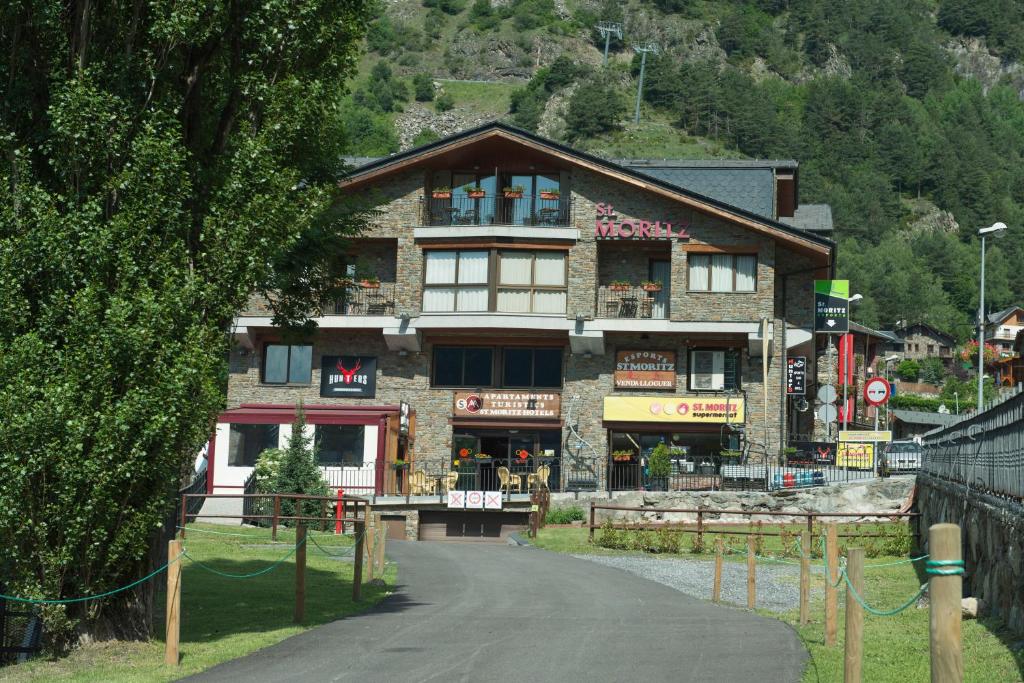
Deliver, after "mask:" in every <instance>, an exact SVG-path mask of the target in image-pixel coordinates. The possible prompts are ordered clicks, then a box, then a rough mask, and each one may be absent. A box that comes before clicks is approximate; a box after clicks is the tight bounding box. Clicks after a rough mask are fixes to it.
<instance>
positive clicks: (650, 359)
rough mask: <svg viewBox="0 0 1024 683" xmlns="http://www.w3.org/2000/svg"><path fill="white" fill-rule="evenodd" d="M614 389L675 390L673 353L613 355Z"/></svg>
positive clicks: (656, 352) (626, 352)
mask: <svg viewBox="0 0 1024 683" xmlns="http://www.w3.org/2000/svg"><path fill="white" fill-rule="evenodd" d="M615 388H616V389H669V390H673V389H675V388H676V352H675V351H619V352H618V353H616V354H615Z"/></svg>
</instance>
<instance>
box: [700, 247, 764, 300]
mask: <svg viewBox="0 0 1024 683" xmlns="http://www.w3.org/2000/svg"><path fill="white" fill-rule="evenodd" d="M688 262H689V268H690V277H689V281H690V291H691V292H754V291H757V257H756V256H754V255H753V254H690V255H689V257H688Z"/></svg>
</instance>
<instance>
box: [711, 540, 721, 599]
mask: <svg viewBox="0 0 1024 683" xmlns="http://www.w3.org/2000/svg"><path fill="white" fill-rule="evenodd" d="M721 599H722V537H721V536H718V537H716V538H715V582H714V583H713V584H712V586H711V601H712V602H720V601H721Z"/></svg>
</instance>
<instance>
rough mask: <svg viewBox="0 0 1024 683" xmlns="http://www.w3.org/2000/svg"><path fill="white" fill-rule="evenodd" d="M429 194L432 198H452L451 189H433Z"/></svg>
mask: <svg viewBox="0 0 1024 683" xmlns="http://www.w3.org/2000/svg"><path fill="white" fill-rule="evenodd" d="M430 196H431V197H433V198H434V199H451V198H452V191H451V190H446V191H441V190H434V191H433V192H431V193H430Z"/></svg>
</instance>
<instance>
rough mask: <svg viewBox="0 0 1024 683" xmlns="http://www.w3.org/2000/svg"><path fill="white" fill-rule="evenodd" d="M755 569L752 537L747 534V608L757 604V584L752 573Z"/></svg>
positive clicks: (752, 607)
mask: <svg viewBox="0 0 1024 683" xmlns="http://www.w3.org/2000/svg"><path fill="white" fill-rule="evenodd" d="M756 571H757V562H756V559H755V558H754V537H753V536H747V608H748V609H754V606H755V605H756V604H757V586H756V585H755V578H754V574H755V572H756Z"/></svg>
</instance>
